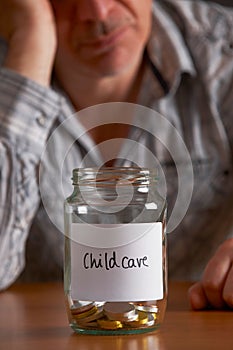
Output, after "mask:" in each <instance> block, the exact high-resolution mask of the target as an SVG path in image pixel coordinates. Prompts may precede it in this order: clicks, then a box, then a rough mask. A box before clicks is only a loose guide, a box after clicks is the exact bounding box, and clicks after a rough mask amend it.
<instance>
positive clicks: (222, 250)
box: [189, 238, 233, 310]
mask: <svg viewBox="0 0 233 350" xmlns="http://www.w3.org/2000/svg"><path fill="white" fill-rule="evenodd" d="M189 300H190V303H191V306H192V308H193V309H195V310H200V309H205V308H209V307H212V308H216V309H221V308H224V307H230V308H233V238H230V239H228V240H226V241H225V242H224V243H223V244H222V245H221V246H220V247H219V248H218V250H217V252H216V253H215V255H214V256H213V258H212V259H211V260H210V261H209V263H208V264H207V266H206V268H205V271H204V273H203V277H202V279H201V281H200V282H197V283H195V284H194V285H193V286H192V287H191V288H190V289H189Z"/></svg>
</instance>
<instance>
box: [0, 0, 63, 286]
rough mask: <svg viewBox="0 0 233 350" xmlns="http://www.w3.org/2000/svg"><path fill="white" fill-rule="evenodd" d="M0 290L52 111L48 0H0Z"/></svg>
mask: <svg viewBox="0 0 233 350" xmlns="http://www.w3.org/2000/svg"><path fill="white" fill-rule="evenodd" d="M0 36H2V37H3V38H4V39H5V40H6V41H7V44H8V50H7V54H6V57H5V61H4V67H2V68H1V69H0V126H1V127H0V178H1V181H0V289H4V288H6V287H7V286H9V285H10V284H11V283H13V282H14V280H15V279H16V278H17V277H18V275H19V274H20V272H21V271H22V269H23V267H24V251H25V242H26V239H27V235H28V232H29V230H30V225H31V222H32V220H33V218H34V215H35V212H36V210H37V207H38V204H39V200H40V198H39V191H38V165H39V161H40V155H41V153H42V150H43V148H44V145H45V142H46V139H47V136H48V134H49V131H50V130H51V127H52V124H53V121H54V118H55V117H56V116H57V112H58V108H59V107H58V106H59V96H58V95H57V94H56V93H55V92H54V91H52V90H51V89H50V88H49V87H48V86H49V84H50V77H51V71H52V67H53V61H54V54H55V49H56V36H55V27H54V21H53V14H52V11H51V8H50V4H49V2H47V0H46V1H44V0H43V1H42V0H40V1H31V0H0Z"/></svg>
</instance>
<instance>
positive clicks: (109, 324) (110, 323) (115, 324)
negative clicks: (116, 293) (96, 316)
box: [97, 319, 122, 329]
mask: <svg viewBox="0 0 233 350" xmlns="http://www.w3.org/2000/svg"><path fill="white" fill-rule="evenodd" d="M97 323H98V325H99V326H100V327H101V328H103V329H118V328H122V323H121V322H120V321H114V320H106V319H100V320H97Z"/></svg>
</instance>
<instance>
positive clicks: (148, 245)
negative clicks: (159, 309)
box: [71, 222, 163, 301]
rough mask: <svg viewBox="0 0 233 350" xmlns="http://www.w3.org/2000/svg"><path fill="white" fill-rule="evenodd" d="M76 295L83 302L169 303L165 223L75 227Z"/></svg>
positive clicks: (73, 286)
mask: <svg viewBox="0 0 233 350" xmlns="http://www.w3.org/2000/svg"><path fill="white" fill-rule="evenodd" d="M71 238H72V240H71V296H72V298H73V299H77V300H95V301H139V300H141V301H143V300H144V301H146V300H160V299H162V298H163V267H162V223H161V222H157V223H147V224H144V223H139V224H122V225H89V224H77V223H75V224H72V225H71Z"/></svg>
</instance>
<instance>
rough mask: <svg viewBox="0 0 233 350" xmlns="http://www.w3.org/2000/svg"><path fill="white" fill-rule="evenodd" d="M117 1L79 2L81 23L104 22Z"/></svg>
mask: <svg viewBox="0 0 233 350" xmlns="http://www.w3.org/2000/svg"><path fill="white" fill-rule="evenodd" d="M116 1H117V0H77V2H76V9H77V14H76V15H77V17H78V18H79V20H81V21H86V20H90V21H91V20H92V21H93V20H104V19H106V18H107V16H108V14H109V12H110V10H111V9H112V7H113V5H114V2H116Z"/></svg>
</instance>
